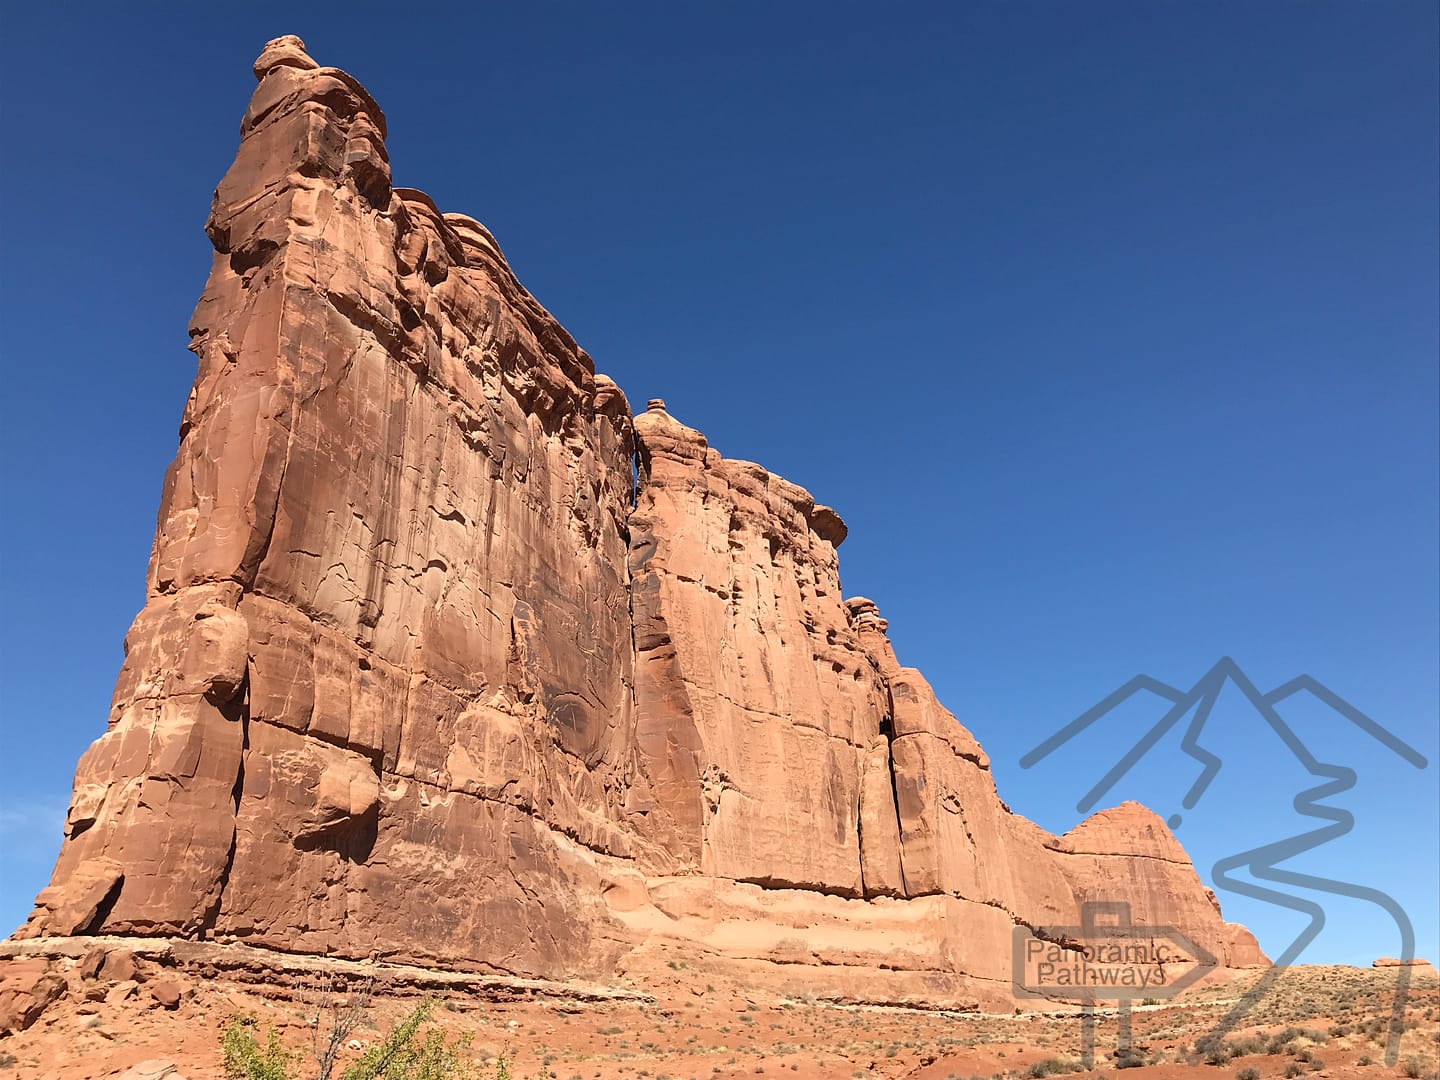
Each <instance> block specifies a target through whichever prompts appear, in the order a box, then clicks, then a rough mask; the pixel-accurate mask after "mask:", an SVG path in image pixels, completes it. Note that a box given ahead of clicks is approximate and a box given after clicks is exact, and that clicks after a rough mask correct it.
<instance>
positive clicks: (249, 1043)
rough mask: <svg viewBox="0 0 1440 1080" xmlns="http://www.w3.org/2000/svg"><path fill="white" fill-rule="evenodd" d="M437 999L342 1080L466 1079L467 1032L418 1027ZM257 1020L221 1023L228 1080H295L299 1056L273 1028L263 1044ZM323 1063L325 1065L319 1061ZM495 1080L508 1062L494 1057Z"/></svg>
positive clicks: (505, 1075)
mask: <svg viewBox="0 0 1440 1080" xmlns="http://www.w3.org/2000/svg"><path fill="white" fill-rule="evenodd" d="M434 1008H435V1002H434V1001H433V1000H432V1001H423V1002H421V1003H420V1004H419V1005H417V1006H416V1007H415V1008H414V1009H413V1010H412V1011H411V1012H410V1015H409V1016H407V1017H405V1019H404V1020H402V1021H400V1023H398V1024H396V1025H395V1027H394V1028H392V1029H391V1031H390V1034H389V1035H388V1036H386V1037H385V1039H384V1041H382V1042H379V1043H376V1044H375V1045H374V1046H372V1047H370V1049H369V1050H367V1051H365V1053H364V1054H363V1055H361V1057H360V1058H359V1059H358V1060H356V1061H355V1062H353V1063H352V1064H351V1065H350V1066H349V1067H348V1068H347V1069H346V1070H345V1071H344V1072H343V1073H342V1074H341V1077H342V1080H444V1078H454V1080H467V1078H469V1077H472V1076H473V1075H474V1074H473V1071H472V1070H471V1068H470V1067H469V1065H468V1064H467V1063H466V1062H465V1061H464V1060H463V1059H462V1058H461V1053H462V1052H463V1051H464V1049H465V1048H466V1047H467V1046H468V1045H469V1043H470V1036H469V1035H462V1036H459V1037H458V1038H455V1039H453V1040H452V1039H446V1038H445V1033H444V1032H443V1031H441V1030H440V1029H439V1028H437V1027H431V1028H429V1029H427V1030H421V1029H422V1028H424V1027H425V1024H426V1022H427V1021H428V1020H429V1019H430V1014H431V1012H433V1011H434ZM255 1027H256V1023H255V1018H254V1017H251V1016H239V1015H237V1016H233V1017H231V1018H230V1021H229V1022H228V1023H227V1024H226V1025H225V1028H224V1030H223V1031H222V1033H221V1037H220V1047H221V1050H222V1051H223V1053H224V1058H225V1077H226V1080H296V1078H297V1073H296V1071H295V1064H296V1060H297V1058H298V1057H299V1055H298V1054H292V1053H291V1052H290V1051H288V1050H286V1049H285V1047H284V1046H283V1045H282V1044H281V1042H280V1036H279V1034H278V1033H277V1032H276V1031H275V1029H274V1028H270V1029H269V1030H268V1031H267V1032H266V1036H265V1045H264V1046H263V1047H262V1046H261V1045H260V1043H259V1041H258V1040H257V1039H256V1037H255ZM322 1067H323V1065H322ZM494 1080H511V1078H510V1063H509V1060H508V1059H507V1058H506V1057H505V1056H504V1055H501V1056H500V1057H499V1058H497V1059H496V1061H495V1073H494Z"/></svg>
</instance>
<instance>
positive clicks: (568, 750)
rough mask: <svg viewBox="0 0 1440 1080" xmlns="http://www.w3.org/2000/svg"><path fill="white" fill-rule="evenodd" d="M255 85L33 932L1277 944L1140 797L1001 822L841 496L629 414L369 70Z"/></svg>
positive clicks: (896, 949)
mask: <svg viewBox="0 0 1440 1080" xmlns="http://www.w3.org/2000/svg"><path fill="white" fill-rule="evenodd" d="M255 74H256V76H257V78H258V80H259V86H258V88H257V89H256V91H255V95H254V97H253V99H252V100H251V103H250V107H249V109H248V110H247V112H246V114H245V116H244V118H243V120H242V123H241V143H240V149H239V153H238V155H237V157H236V160H235V163H234V165H232V166H231V168H230V170H229V172H228V173H227V174H226V176H225V178H224V179H223V180H222V181H221V183H220V186H219V187H218V189H217V190H216V193H215V199H214V204H213V207H212V210H211V214H210V219H209V222H208V224H207V226H206V231H207V233H208V235H209V237H210V240H211V242H212V244H213V247H214V260H213V265H212V269H211V274H210V279H209V282H208V284H207V286H206V288H205V291H204V294H203V295H202V297H201V299H200V303H199V305H198V307H197V308H196V311H195V314H194V317H193V320H192V323H191V339H192V349H193V350H194V352H195V353H196V355H197V356H198V358H199V369H198V374H197V377H196V380H195V385H194V389H193V391H192V393H191V396H190V400H189V401H188V403H187V405H186V408H185V414H184V419H183V421H182V425H181V439H180V449H179V453H178V455H177V457H176V459H175V462H174V464H173V465H172V466H171V467H170V469H169V471H168V473H167V475H166V479H165V485H164V490H163V496H162V503H161V509H160V514H159V523H158V528H157V532H156V538H155V545H154V549H153V553H152V557H151V563H150V572H149V581H148V593H147V601H146V605H145V608H144V610H143V611H142V612H141V613H140V615H139V616H138V617H137V618H136V620H135V623H134V625H133V626H132V628H131V630H130V632H129V634H128V635H127V638H126V658H125V663H124V666H123V668H122V670H121V673H120V677H119V681H118V684H117V687H116V691H115V697H114V702H113V705H112V709H111V713H110V718H109V726H108V729H107V730H106V732H105V734H104V735H102V736H101V737H100V738H99V739H98V740H97V741H96V743H95V744H94V745H93V746H92V747H91V748H90V749H89V750H88V751H87V752H86V754H85V755H84V757H83V758H82V760H81V762H80V765H79V767H78V769H77V774H76V780H75V790H74V797H73V800H72V804H71V808H70V814H69V820H68V823H67V827H66V838H65V843H64V846H63V849H62V851H61V855H60V859H59V863H58V865H57V867H56V869H55V874H54V878H53V881H52V884H51V886H50V887H49V888H47V889H46V890H45V891H44V892H42V894H41V895H40V897H39V899H38V901H37V906H36V910H35V913H34V915H33V916H32V918H31V919H30V921H29V923H28V924H27V925H26V927H24V928H23V929H22V931H21V934H22V935H25V936H32V937H33V936H45V935H87V934H129V935H170V936H183V937H196V938H213V939H219V940H234V941H244V942H249V943H251V944H259V945H263V946H266V947H268V948H273V949H280V950H287V951H291V952H302V953H304V952H309V953H325V954H333V955H338V956H345V957H354V958H364V957H367V956H383V957H386V958H393V959H401V960H414V961H421V962H429V963H436V964H441V965H446V966H451V967H458V968H474V969H491V970H497V971H505V972H511V973H516V974H525V975H541V976H548V977H566V976H575V975H591V976H602V977H603V976H607V975H613V974H615V973H616V972H618V971H621V970H624V969H625V968H626V967H627V965H633V964H634V963H635V957H636V956H637V955H639V954H640V953H641V952H643V950H645V949H646V948H653V947H655V945H656V943H657V942H660V943H670V944H673V945H675V946H676V947H682V946H683V947H684V948H687V949H691V950H694V951H699V952H706V953H710V954H713V955H714V956H717V957H722V958H726V959H727V960H728V961H731V962H733V963H736V964H745V963H753V964H759V965H767V964H776V963H780V964H792V963H800V964H817V965H841V966H854V965H858V966H861V967H865V968H868V969H871V970H872V971H875V972H880V971H884V972H886V973H887V974H886V975H885V978H886V979H889V980H891V981H892V982H895V981H896V980H899V981H898V982H896V985H897V986H898V987H899V989H901V990H904V991H905V992H907V993H922V994H930V995H931V996H941V997H943V996H946V995H950V994H965V993H968V992H971V991H973V990H974V989H975V987H977V986H979V987H981V988H982V989H985V988H990V989H994V988H1003V987H1004V986H1005V985H1006V984H1007V983H1008V980H1009V976H1010V971H1009V965H1010V942H1011V933H1012V930H1013V928H1014V927H1015V926H1016V925H1019V926H1022V927H1028V928H1031V929H1032V930H1033V931H1034V932H1035V933H1038V934H1041V935H1045V934H1046V933H1047V931H1046V928H1047V927H1062V926H1068V925H1073V924H1074V923H1075V922H1076V919H1077V917H1078V916H1077V913H1078V911H1079V909H1080V905H1081V904H1083V903H1084V902H1086V901H1088V900H1092V899H1101V900H1109V901H1115V900H1123V901H1125V902H1127V903H1128V904H1129V905H1130V906H1131V910H1132V911H1133V914H1134V918H1135V920H1136V921H1137V922H1150V923H1153V924H1155V925H1157V926H1161V925H1163V926H1173V927H1178V928H1180V929H1182V930H1183V931H1184V932H1185V933H1186V934H1187V935H1188V936H1190V937H1191V938H1192V939H1193V940H1194V941H1195V942H1196V943H1197V944H1199V945H1200V946H1202V947H1204V948H1206V949H1208V950H1210V951H1211V952H1213V953H1215V954H1216V955H1217V956H1218V957H1220V958H1221V960H1222V961H1223V962H1224V963H1226V964H1229V965H1232V966H1239V965H1244V964H1250V963H1255V962H1260V961H1261V960H1262V959H1263V958H1262V957H1261V956H1260V953H1259V950H1258V948H1257V947H1256V946H1255V943H1254V939H1253V938H1251V937H1250V936H1249V935H1248V934H1247V933H1246V932H1245V931H1244V930H1243V929H1242V928H1239V927H1235V926H1232V925H1230V924H1226V923H1225V922H1224V921H1223V919H1222V918H1221V916H1220V913H1219V910H1218V907H1217V906H1216V905H1215V904H1214V902H1213V897H1210V896H1208V895H1207V893H1206V891H1205V890H1204V888H1203V886H1202V885H1201V883H1200V881H1199V879H1198V878H1197V876H1196V875H1195V872H1194V870H1193V868H1192V867H1191V865H1190V863H1189V860H1188V859H1187V858H1186V857H1185V854H1184V852H1183V851H1182V850H1181V849H1180V847H1179V845H1178V844H1177V843H1176V842H1175V840H1174V838H1173V837H1172V836H1171V835H1170V834H1169V832H1168V831H1167V830H1166V828H1165V826H1164V825H1163V823H1161V822H1160V821H1159V819H1158V818H1156V817H1155V816H1154V815H1153V814H1151V813H1149V811H1146V810H1144V809H1143V808H1140V807H1137V806H1134V805H1127V806H1123V807H1120V808H1116V809H1114V810H1109V811H1105V812H1103V813H1101V814H1097V815H1095V816H1094V817H1093V818H1091V819H1089V820H1088V821H1086V822H1085V823H1083V824H1082V825H1080V826H1079V827H1077V828H1076V829H1075V830H1074V831H1072V832H1071V833H1069V834H1067V835H1066V836H1064V837H1058V838H1057V837H1053V836H1050V835H1049V834H1047V833H1045V832H1044V831H1043V830H1041V829H1040V828H1038V827H1037V826H1035V825H1033V824H1031V823H1030V822H1028V821H1026V820H1025V819H1024V818H1022V817H1019V816H1017V815H1015V814H1013V813H1012V812H1011V811H1010V810H1009V809H1008V808H1007V807H1005V805H1004V804H1003V803H1002V802H1001V801H1000V799H999V798H998V796H997V794H996V792H995V787H994V783H993V781H992V778H991V775H990V771H989V763H988V759H987V758H986V757H985V754H984V752H983V751H982V750H981V749H980V747H979V745H978V744H977V743H976V741H975V739H974V738H973V737H972V736H971V735H970V733H969V732H968V731H966V730H965V729H964V728H963V727H962V726H961V725H960V724H959V723H958V722H957V721H956V720H955V718H954V717H953V716H951V715H950V714H949V713H947V712H946V711H945V710H944V709H943V708H942V707H941V706H940V704H939V703H938V702H937V701H936V699H935V695H934V693H933V692H932V691H931V689H930V687H929V685H928V683H926V681H925V680H924V678H923V677H922V676H921V675H920V674H919V672H917V671H915V670H914V669H910V668H904V667H901V666H900V664H899V663H898V661H897V660H896V658H895V655H894V652H893V650H892V649H891V646H890V643H889V640H888V638H887V636H886V624H885V621H884V620H883V619H882V618H881V617H880V616H879V613H878V611H877V609H876V607H875V605H874V604H873V603H871V602H870V601H868V600H864V599H861V598H857V599H852V600H849V601H843V600H842V596H841V592H840V581H839V573H838V562H837V554H836V549H837V547H838V546H839V545H840V543H841V542H842V541H843V540H844V538H845V526H844V524H843V522H842V521H841V520H840V518H839V516H838V515H837V514H836V513H835V511H833V510H831V509H829V508H828V507H824V506H820V505H817V504H816V503H815V501H814V499H813V498H812V497H811V496H810V495H809V494H808V493H807V492H806V491H804V490H803V489H802V488H800V487H798V486H796V485H795V484H792V483H790V482H788V481H786V480H783V479H781V478H780V477H778V476H775V475H774V474H772V473H769V472H767V471H766V470H765V469H764V468H762V467H760V466H759V465H755V464H753V463H750V462H745V461H736V460H730V459H726V458H723V457H721V456H720V454H719V453H718V452H717V451H715V450H714V449H713V448H712V447H710V446H709V445H708V444H707V442H706V440H705V438H704V437H703V436H702V435H701V434H700V433H699V432H698V431H695V430H694V429H692V428H689V427H686V426H685V425H684V424H682V423H681V422H679V421H678V420H676V419H675V418H673V417H672V416H670V415H669V413H668V411H667V410H666V408H665V406H664V403H663V402H659V401H653V402H651V405H650V407H649V408H648V409H647V410H646V411H644V412H642V413H640V414H639V415H637V416H633V417H632V414H631V410H630V407H629V404H628V403H627V401H626V399H625V396H624V394H623V393H621V391H620V390H619V388H618V387H616V385H615V384H614V383H613V382H612V381H611V380H609V379H607V378H606V377H605V376H603V375H599V374H596V373H595V370H594V366H593V364H592V362H591V360H590V358H589V357H588V356H587V355H586V353H585V352H584V351H583V350H582V349H581V348H580V347H579V346H577V345H576V343H575V342H574V340H573V339H572V338H571V337H570V335H569V334H567V333H566V332H565V330H564V329H563V328H562V327H561V326H560V325H559V324H558V323H557V322H556V321H555V320H554V319H553V318H552V317H551V316H550V314H549V313H548V312H547V311H546V310H545V309H544V308H543V307H541V306H540V304H539V303H537V302H536V301H535V299H534V298H533V297H531V296H530V294H529V293H528V292H526V290H525V289H524V287H523V286H522V285H521V284H520V283H519V282H518V281H517V280H516V278H515V276H514V274H513V273H512V272H511V271H510V268H509V266H508V265H507V264H506V262H505V259H504V256H503V255H502V254H501V252H500V249H499V247H498V245H497V244H496V242H495V240H494V238H493V237H492V236H491V235H490V233H489V232H488V231H487V230H486V229H485V228H484V226H482V225H481V224H480V223H479V222H477V221H475V220H473V219H471V218H467V217H463V216H461V215H457V214H444V213H441V212H440V211H439V210H438V209H437V208H436V207H435V206H434V204H433V203H431V201H430V200H429V199H428V198H426V197H425V196H424V195H422V194H421V193H419V192H417V191H413V190H409V189H405V188H396V187H393V186H392V182H391V173H390V163H389V160H388V156H387V154H386V150H385V145H384V137H385V120H384V117H383V115H382V114H381V112H380V109H379V107H378V106H377V105H376V104H375V102H374V101H373V100H372V99H371V98H370V96H369V94H367V93H366V92H365V90H364V89H363V88H362V87H361V86H360V85H359V84H358V83H357V82H356V81H355V80H354V79H352V78H351V77H350V76H349V75H347V74H345V73H344V72H342V71H339V70H338V69H335V68H325V67H320V66H318V65H317V64H316V63H315V61H313V60H312V59H311V58H310V57H309V56H308V55H307V53H306V52H305V50H304V47H303V45H302V44H301V43H300V41H299V40H298V39H296V38H293V37H292V38H280V39H277V40H276V41H274V42H271V43H270V44H269V45H267V46H266V48H265V51H264V52H263V53H262V55H261V57H260V59H259V60H258V61H257V62H256V65H255ZM912 976H913V978H911V977H912ZM907 978H909V979H910V981H909V982H906V981H905V980H906V979H907Z"/></svg>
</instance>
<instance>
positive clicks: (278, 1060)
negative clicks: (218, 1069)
mask: <svg viewBox="0 0 1440 1080" xmlns="http://www.w3.org/2000/svg"><path fill="white" fill-rule="evenodd" d="M220 1050H221V1052H222V1053H223V1054H224V1056H225V1080H290V1068H291V1063H292V1062H293V1061H294V1060H295V1058H296V1056H297V1055H294V1054H291V1053H290V1052H289V1051H288V1050H286V1049H285V1047H284V1046H282V1045H281V1044H280V1034H279V1032H277V1031H276V1030H275V1029H274V1028H273V1027H272V1028H270V1029H269V1030H268V1031H267V1032H266V1034H265V1045H264V1046H263V1047H262V1046H261V1045H260V1043H259V1042H258V1041H257V1040H256V1038H255V1017H253V1016H249V1015H245V1014H239V1013H237V1014H236V1015H234V1016H232V1017H230V1019H229V1020H228V1021H227V1022H226V1024H225V1027H224V1028H223V1029H222V1030H221V1032H220Z"/></svg>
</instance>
